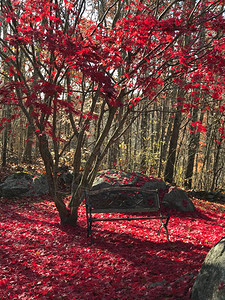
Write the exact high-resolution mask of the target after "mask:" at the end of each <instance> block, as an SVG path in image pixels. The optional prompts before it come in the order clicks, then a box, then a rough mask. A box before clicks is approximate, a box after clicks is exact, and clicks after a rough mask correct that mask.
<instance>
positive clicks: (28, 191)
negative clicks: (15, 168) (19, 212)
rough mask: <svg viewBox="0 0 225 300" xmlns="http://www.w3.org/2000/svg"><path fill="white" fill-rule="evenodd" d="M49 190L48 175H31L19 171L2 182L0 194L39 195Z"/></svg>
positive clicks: (12, 195) (13, 195)
mask: <svg viewBox="0 0 225 300" xmlns="http://www.w3.org/2000/svg"><path fill="white" fill-rule="evenodd" d="M48 192H49V188H48V182H47V179H46V176H44V175H37V176H31V175H30V174H28V173H24V172H18V173H15V174H12V175H9V176H8V177H7V178H6V179H5V181H4V182H3V183H2V184H0V196H2V197H6V198H15V197H28V196H39V195H43V194H46V193H48Z"/></svg>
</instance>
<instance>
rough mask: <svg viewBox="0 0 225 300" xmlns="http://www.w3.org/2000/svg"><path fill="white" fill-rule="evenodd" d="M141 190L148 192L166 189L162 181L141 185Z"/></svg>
mask: <svg viewBox="0 0 225 300" xmlns="http://www.w3.org/2000/svg"><path fill="white" fill-rule="evenodd" d="M143 188H144V189H149V190H166V189H168V187H167V185H166V183H165V181H163V180H157V181H149V182H146V183H145V184H144V185H143Z"/></svg>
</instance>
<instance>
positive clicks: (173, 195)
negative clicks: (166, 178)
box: [163, 187, 195, 212]
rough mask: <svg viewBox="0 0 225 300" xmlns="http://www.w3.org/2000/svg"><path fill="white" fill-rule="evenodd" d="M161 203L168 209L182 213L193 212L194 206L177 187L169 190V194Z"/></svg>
mask: <svg viewBox="0 0 225 300" xmlns="http://www.w3.org/2000/svg"><path fill="white" fill-rule="evenodd" d="M163 203H164V204H165V205H166V206H167V207H168V208H169V209H176V210H178V211H182V212H193V211H194V210H195V206H194V204H193V202H192V201H191V200H190V199H189V197H188V195H187V194H186V192H185V191H184V190H181V189H179V188H177V187H171V188H170V189H169V192H168V193H166V194H165V195H164V197H163Z"/></svg>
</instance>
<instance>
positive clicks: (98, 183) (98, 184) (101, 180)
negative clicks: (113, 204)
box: [92, 177, 112, 190]
mask: <svg viewBox="0 0 225 300" xmlns="http://www.w3.org/2000/svg"><path fill="white" fill-rule="evenodd" d="M111 186H112V183H111V182H107V181H106V180H105V177H96V179H95V180H94V183H93V185H92V190H101V189H104V188H109V187H111Z"/></svg>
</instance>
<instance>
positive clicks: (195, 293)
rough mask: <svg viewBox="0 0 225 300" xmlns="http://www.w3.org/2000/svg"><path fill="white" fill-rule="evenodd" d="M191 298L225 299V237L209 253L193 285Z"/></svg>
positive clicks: (201, 299) (206, 299)
mask: <svg viewBox="0 0 225 300" xmlns="http://www.w3.org/2000/svg"><path fill="white" fill-rule="evenodd" d="M191 299H193V300H224V299H225V237H223V238H222V239H221V240H220V241H219V242H218V243H217V244H216V245H215V246H214V247H213V248H212V249H211V250H210V251H209V253H208V254H207V256H206V258H205V261H204V263H203V265H202V267H201V270H200V272H199V274H198V276H197V278H196V280H195V283H194V285H193V288H192V293H191Z"/></svg>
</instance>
